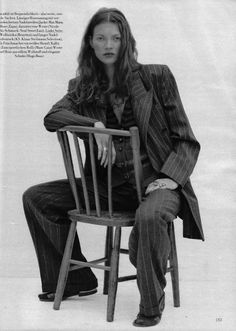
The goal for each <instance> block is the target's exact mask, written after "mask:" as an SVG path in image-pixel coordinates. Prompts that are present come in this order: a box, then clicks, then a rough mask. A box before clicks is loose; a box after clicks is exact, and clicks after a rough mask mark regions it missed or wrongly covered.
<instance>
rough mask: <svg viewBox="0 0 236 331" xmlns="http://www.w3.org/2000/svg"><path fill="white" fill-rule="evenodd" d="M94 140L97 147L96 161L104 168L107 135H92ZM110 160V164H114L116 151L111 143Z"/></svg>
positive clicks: (106, 158) (105, 164) (106, 163)
mask: <svg viewBox="0 0 236 331" xmlns="http://www.w3.org/2000/svg"><path fill="white" fill-rule="evenodd" d="M94 136H95V140H96V143H97V147H98V160H100V164H101V165H103V166H104V167H106V166H107V165H108V138H109V136H108V135H105V134H94ZM111 156H112V157H111V160H112V164H114V163H115V159H116V151H115V147H114V144H113V143H112V151H111Z"/></svg>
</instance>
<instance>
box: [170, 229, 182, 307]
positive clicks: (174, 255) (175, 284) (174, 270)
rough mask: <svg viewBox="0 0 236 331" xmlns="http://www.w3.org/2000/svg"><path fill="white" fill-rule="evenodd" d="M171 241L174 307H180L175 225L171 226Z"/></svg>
mask: <svg viewBox="0 0 236 331" xmlns="http://www.w3.org/2000/svg"><path fill="white" fill-rule="evenodd" d="M169 230H170V232H169V235H170V241H171V253H170V267H172V270H171V281H172V291H173V301H174V307H180V294H179V269H178V258H177V250H176V242H175V230H174V224H173V223H171V224H170V229H169Z"/></svg>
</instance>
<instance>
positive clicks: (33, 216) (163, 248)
mask: <svg viewBox="0 0 236 331" xmlns="http://www.w3.org/2000/svg"><path fill="white" fill-rule="evenodd" d="M87 184H88V186H89V188H88V193H89V196H90V198H91V200H92V204H91V207H93V204H94V205H95V203H94V201H93V198H94V194H93V185H92V178H87ZM77 186H78V191H79V195H80V197H81V200H82V203H84V202H83V194H82V187H81V181H80V179H78V181H77ZM98 186H99V195H100V202H101V208H102V209H107V185H106V183H104V182H99V183H98ZM23 205H24V211H25V216H26V220H27V223H28V226H29V230H30V233H31V236H32V239H33V242H34V246H35V250H36V255H37V258H38V263H39V269H40V276H41V282H42V290H43V292H46V291H52V292H54V291H55V289H56V284H57V278H58V274H59V269H60V264H61V259H62V254H63V251H64V247H65V243H66V239H67V235H68V230H69V220H68V217H67V211H68V210H70V209H74V208H75V203H74V199H73V196H72V193H71V189H70V185H69V183H68V181H67V180H57V181H53V182H49V183H43V184H39V185H36V186H33V187H31V188H29V189H28V190H27V191H26V192H25V193H24V195H23ZM113 208H114V210H116V211H118V210H132V211H134V212H136V214H135V215H136V221H135V225H134V227H133V229H132V231H131V234H130V238H129V250H130V261H131V263H132V264H133V265H134V266H135V267H136V269H137V284H138V288H139V292H140V298H141V299H140V312H141V313H143V314H144V315H147V316H151V315H159V314H161V312H162V310H163V309H164V288H165V286H166V279H165V273H166V268H167V259H168V256H169V252H170V242H169V236H168V233H167V223H168V222H171V221H172V220H173V219H174V218H176V216H177V214H178V211H179V208H180V193H179V192H178V190H174V191H171V190H168V189H159V190H156V191H154V192H152V193H150V194H149V195H148V196H146V197H144V198H143V201H142V202H141V204H140V205H138V200H137V198H136V191H135V189H134V188H133V185H132V184H131V183H129V182H126V183H123V184H121V185H118V186H116V187H113ZM72 258H74V259H77V258H78V259H81V260H84V261H86V259H85V257H84V256H83V254H82V252H81V248H80V244H79V239H78V236H76V239H75V243H74V247H73V252H72ZM96 286H97V279H96V277H95V275H94V274H93V272H92V271H91V269H90V268H84V269H79V270H75V271H73V272H70V273H69V277H68V280H67V284H66V289H65V290H66V291H71V290H72V291H74V290H75V291H77V290H86V289H87V290H88V289H92V288H95V287H96Z"/></svg>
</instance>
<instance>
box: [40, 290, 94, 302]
mask: <svg viewBox="0 0 236 331" xmlns="http://www.w3.org/2000/svg"><path fill="white" fill-rule="evenodd" d="M95 293H97V289H96V288H94V289H92V290H84V291H82V290H81V291H78V292H70V291H65V292H64V294H63V297H62V300H65V299H67V298H69V297H73V296H75V295H78V296H79V297H84V296H87V295H92V294H95ZM38 298H39V300H40V301H54V299H55V293H54V292H45V293H41V294H39V295H38Z"/></svg>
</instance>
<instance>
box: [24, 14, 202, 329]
mask: <svg viewBox="0 0 236 331" xmlns="http://www.w3.org/2000/svg"><path fill="white" fill-rule="evenodd" d="M135 45H136V43H135V39H134V37H133V36H132V33H131V30H130V27H129V24H128V22H127V20H126V18H125V16H124V15H123V14H122V13H121V12H120V11H119V10H117V9H114V8H111V9H110V8H102V9H100V10H99V11H98V12H97V13H95V15H94V16H93V17H92V18H91V20H90V22H89V24H88V27H87V29H86V31H85V34H84V37H83V40H82V45H81V50H80V54H79V57H78V70H77V77H76V78H75V79H72V80H71V81H70V82H69V88H68V92H67V94H66V95H65V96H64V97H63V98H62V99H61V100H60V101H58V102H57V103H56V104H55V105H54V106H53V107H52V109H51V110H50V112H49V113H48V114H47V115H46V117H45V119H44V124H45V127H46V129H47V130H49V131H55V130H57V129H58V128H60V127H62V126H64V125H76V124H78V125H85V126H95V127H99V128H104V127H107V128H116V129H129V127H131V126H133V125H136V126H138V127H139V132H140V138H141V139H140V140H141V147H140V153H141V159H142V165H143V173H144V183H143V186H144V187H145V191H144V199H143V201H142V203H141V204H140V205H138V202H137V200H136V198H134V197H135V194H133V193H134V186H133V183H134V178H133V172H132V170H131V167H130V164H131V163H132V160H131V156H130V153H129V150H130V149H129V148H130V146H129V143H128V140H125V139H119V140H114V145H113V154H112V160H113V200H114V201H113V203H114V209H119V208H120V209H123V210H124V209H126V210H127V209H131V210H133V211H136V212H135V219H136V221H135V225H134V227H133V229H132V231H131V235H130V239H129V248H130V261H131V262H132V264H133V265H134V266H135V267H136V268H137V284H138V289H139V292H140V298H141V299H140V307H139V313H138V315H137V318H136V319H135V321H134V322H133V324H134V325H135V326H151V325H155V324H157V323H159V322H160V319H161V315H162V311H163V309H164V303H165V296H164V288H165V285H166V279H165V273H166V265H167V258H168V255H169V252H170V243H169V237H168V233H167V223H168V222H171V221H172V220H173V219H175V218H176V217H177V215H179V216H180V217H181V218H182V219H183V236H184V237H187V238H195V239H202V240H203V239H204V237H203V231H202V227H201V220H200V215H199V209H198V202H197V199H196V196H195V194H194V192H193V189H192V187H191V184H190V180H189V176H190V174H191V173H192V171H193V168H194V166H195V163H196V161H197V157H198V153H199V150H200V145H199V143H198V142H197V140H196V138H195V137H194V134H193V132H192V129H191V127H190V124H189V121H188V119H187V116H186V114H185V111H184V109H183V106H182V103H181V100H180V96H179V93H178V89H177V85H176V82H175V79H174V77H173V75H172V73H171V71H170V70H169V68H168V67H167V66H166V65H141V64H139V63H138V62H137V51H136V48H135ZM95 139H96V143H97V147H98V164H97V167H98V173H99V174H100V182H99V185H100V187H101V188H102V193H101V198H102V199H101V201H102V208H106V207H107V192H106V189H104V187H105V179H104V176H103V169H104V168H105V167H106V166H107V162H108V160H107V144H108V139H107V136H106V135H101V134H96V135H95ZM85 147H86V146H85ZM85 168H86V171H87V172H86V174H87V177H88V180H90V170H89V169H88V168H87V163H86V164H85ZM91 187H92V185H91ZM78 188H79V191H80V189H81V185H80V180H78ZM90 193H92V188H91V192H90ZM127 198H128V199H127ZM23 201H24V208H25V214H26V218H27V221H28V225H29V229H30V231H31V235H32V238H33V241H34V245H35V249H36V253H37V257H38V262H39V267H40V273H41V280H42V288H43V292H44V293H42V294H41V295H39V299H40V300H44V301H52V300H53V299H54V293H55V288H56V282H57V276H58V272H59V266H60V262H61V257H62V252H63V248H64V245H65V241H66V238H67V233H68V218H67V211H68V210H69V209H73V208H74V207H75V205H74V201H73V198H72V194H71V191H70V188H69V184H68V182H67V180H60V181H54V182H50V183H45V184H41V185H36V186H34V187H32V188H30V189H28V190H27V191H26V192H25V194H24V197H23ZM72 256H73V257H74V258H79V259H81V257H82V258H84V257H83V255H82V253H81V250H80V245H79V240H78V237H77V238H76V241H75V245H74V249H73V255H72ZM84 259H85V258H84ZM96 286H97V280H96V278H95V276H94V274H93V273H92V271H91V270H90V269H89V268H86V269H82V270H77V271H75V272H72V273H70V276H69V278H68V281H67V285H66V290H65V294H64V299H65V298H67V297H69V296H72V295H76V294H78V295H88V294H91V293H95V292H96Z"/></svg>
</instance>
